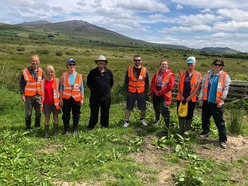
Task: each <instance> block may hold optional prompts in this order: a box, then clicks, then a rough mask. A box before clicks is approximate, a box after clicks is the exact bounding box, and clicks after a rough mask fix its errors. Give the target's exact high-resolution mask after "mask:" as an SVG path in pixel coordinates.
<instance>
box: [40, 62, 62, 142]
mask: <svg viewBox="0 0 248 186" xmlns="http://www.w3.org/2000/svg"><path fill="white" fill-rule="evenodd" d="M45 74H46V77H45V79H43V80H42V81H41V93H42V94H41V95H42V105H41V106H42V107H41V110H42V111H43V112H44V115H45V138H48V137H49V121H50V115H51V112H52V113H53V131H54V135H56V134H57V132H58V115H59V113H60V108H61V106H60V104H59V99H60V91H59V86H60V79H59V78H55V70H54V67H53V66H52V65H49V66H47V68H46V71H45Z"/></svg>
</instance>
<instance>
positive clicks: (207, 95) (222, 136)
mask: <svg viewBox="0 0 248 186" xmlns="http://www.w3.org/2000/svg"><path fill="white" fill-rule="evenodd" d="M212 65H213V69H212V70H210V71H208V72H207V74H206V75H205V76H204V78H203V81H202V87H201V91H200V95H199V104H200V106H202V133H201V134H200V137H208V135H209V133H210V117H211V116H213V118H214V122H215V124H216V126H217V128H218V131H219V145H220V147H221V148H223V149H225V148H226V142H227V135H226V127H225V120H224V118H223V112H224V110H223V104H224V100H225V99H226V97H227V94H228V91H229V85H230V84H231V79H230V77H229V76H228V75H227V73H226V72H224V71H223V67H224V61H223V59H221V58H217V59H215V60H214V61H213V63H212Z"/></svg>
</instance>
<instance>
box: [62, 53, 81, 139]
mask: <svg viewBox="0 0 248 186" xmlns="http://www.w3.org/2000/svg"><path fill="white" fill-rule="evenodd" d="M66 67H67V69H68V71H67V72H64V73H63V74H62V76H61V80H60V105H61V106H62V111H63V116H62V119H63V124H64V133H63V134H68V133H69V131H70V127H69V122H70V117H71V111H72V117H73V130H72V132H73V133H72V134H73V136H75V135H77V131H78V122H79V118H80V108H81V106H82V105H83V103H84V86H83V75H82V74H79V73H77V72H76V61H75V60H74V59H72V58H71V59H69V60H68V61H67V65H66Z"/></svg>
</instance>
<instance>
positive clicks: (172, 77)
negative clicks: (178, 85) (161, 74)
mask: <svg viewBox="0 0 248 186" xmlns="http://www.w3.org/2000/svg"><path fill="white" fill-rule="evenodd" d="M174 85H175V75H174V74H173V73H172V74H171V75H170V79H169V82H168V84H167V85H166V86H164V87H163V88H162V89H161V90H159V91H157V95H158V96H161V95H164V94H166V93H167V92H170V91H171V90H172V89H173V87H174Z"/></svg>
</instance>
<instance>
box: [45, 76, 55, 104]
mask: <svg viewBox="0 0 248 186" xmlns="http://www.w3.org/2000/svg"><path fill="white" fill-rule="evenodd" d="M53 84H54V79H53V80H51V81H48V80H47V79H45V99H44V103H46V104H49V105H53V104H54V99H53Z"/></svg>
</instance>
